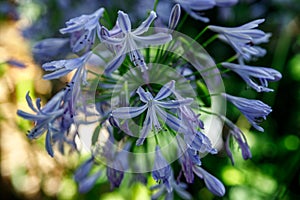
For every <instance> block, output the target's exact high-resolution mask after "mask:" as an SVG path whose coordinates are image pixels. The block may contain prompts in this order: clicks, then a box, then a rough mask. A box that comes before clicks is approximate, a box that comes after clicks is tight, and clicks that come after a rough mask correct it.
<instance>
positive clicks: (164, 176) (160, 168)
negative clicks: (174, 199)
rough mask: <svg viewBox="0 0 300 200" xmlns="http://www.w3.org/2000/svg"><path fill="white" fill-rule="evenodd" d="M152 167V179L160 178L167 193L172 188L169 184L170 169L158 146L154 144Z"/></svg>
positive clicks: (158, 179)
mask: <svg viewBox="0 0 300 200" xmlns="http://www.w3.org/2000/svg"><path fill="white" fill-rule="evenodd" d="M153 168H154V170H153V171H152V176H153V178H154V180H156V181H160V180H161V181H162V182H163V184H164V185H165V186H166V189H167V191H168V193H170V192H171V191H172V190H173V188H172V186H171V175H172V169H171V167H170V165H169V164H168V163H167V161H166V160H165V159H164V157H163V155H162V154H161V152H160V148H159V146H156V148H155V160H154V167H153Z"/></svg>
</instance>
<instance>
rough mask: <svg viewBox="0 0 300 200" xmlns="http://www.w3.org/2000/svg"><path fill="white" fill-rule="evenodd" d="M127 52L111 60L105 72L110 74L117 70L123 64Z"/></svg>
mask: <svg viewBox="0 0 300 200" xmlns="http://www.w3.org/2000/svg"><path fill="white" fill-rule="evenodd" d="M125 57H126V54H121V55H120V56H116V57H115V58H114V59H113V60H111V61H110V62H109V63H108V64H107V65H106V67H105V71H104V74H106V75H109V74H111V73H112V72H114V71H115V70H117V69H118V68H119V67H120V66H121V64H122V63H123V61H124V59H125Z"/></svg>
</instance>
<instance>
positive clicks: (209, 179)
mask: <svg viewBox="0 0 300 200" xmlns="http://www.w3.org/2000/svg"><path fill="white" fill-rule="evenodd" d="M193 171H194V173H195V174H196V175H197V176H198V177H199V178H201V179H203V180H204V183H205V185H206V187H207V189H208V190H209V191H211V192H212V193H213V194H214V195H216V196H219V197H221V196H224V194H225V187H224V185H223V184H222V183H221V181H219V180H218V179H217V178H216V177H214V176H213V175H211V174H210V173H208V172H207V171H205V170H204V169H203V168H202V167H199V166H196V165H194V167H193Z"/></svg>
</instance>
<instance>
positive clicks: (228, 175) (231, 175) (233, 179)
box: [222, 167, 245, 185]
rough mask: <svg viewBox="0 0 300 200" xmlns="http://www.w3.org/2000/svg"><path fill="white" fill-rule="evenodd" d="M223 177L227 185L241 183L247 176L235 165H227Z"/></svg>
mask: <svg viewBox="0 0 300 200" xmlns="http://www.w3.org/2000/svg"><path fill="white" fill-rule="evenodd" d="M222 179H223V181H224V183H225V184H226V185H240V184H243V182H244V181H245V177H244V175H243V174H242V172H240V171H239V170H237V169H235V168H234V167H226V168H224V169H223V171H222Z"/></svg>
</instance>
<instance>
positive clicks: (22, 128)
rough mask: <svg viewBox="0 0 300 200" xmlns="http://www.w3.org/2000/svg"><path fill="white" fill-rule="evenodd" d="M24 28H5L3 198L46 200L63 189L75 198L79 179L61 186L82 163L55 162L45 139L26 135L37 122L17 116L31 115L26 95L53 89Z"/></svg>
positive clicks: (1, 50) (0, 37) (1, 48)
mask: <svg viewBox="0 0 300 200" xmlns="http://www.w3.org/2000/svg"><path fill="white" fill-rule="evenodd" d="M20 30H21V23H19V22H2V23H1V24H0V67H1V73H0V137H1V139H0V141H1V142H0V148H1V179H2V180H3V181H2V182H3V183H4V184H3V185H2V184H1V192H2V196H1V199H10V198H12V197H11V196H10V195H11V193H16V196H17V197H18V198H20V199H43V195H44V194H46V195H47V196H50V197H51V196H53V197H54V196H57V195H59V194H60V193H62V191H63V190H62V189H64V188H69V190H72V192H73V195H74V194H75V192H76V190H77V188H76V185H75V183H74V181H69V182H66V181H64V182H62V177H63V175H64V173H65V170H64V169H65V166H68V167H69V168H70V167H71V168H72V167H74V166H75V165H76V164H77V163H74V162H75V161H70V160H72V158H68V160H67V158H64V157H62V156H60V155H59V154H57V155H56V157H55V159H54V158H51V157H50V156H49V155H48V154H47V152H46V151H41V148H43V147H42V144H41V142H42V141H43V140H42V139H41V140H39V141H32V142H30V141H29V140H28V139H27V137H26V134H25V133H26V129H30V128H31V126H32V124H30V123H29V122H27V121H25V120H22V119H21V118H19V117H17V115H16V112H17V109H21V110H24V111H27V112H32V111H30V110H29V109H28V106H27V103H26V101H25V95H26V93H27V91H30V95H31V96H32V97H33V99H35V94H38V96H40V95H44V94H46V93H49V92H50V91H51V83H50V82H49V81H45V80H43V79H42V70H41V69H40V68H39V66H36V65H35V64H34V62H33V60H32V56H31V52H30V44H29V43H28V42H27V41H26V40H25V39H24V38H22V36H21V32H20ZM7 60H16V61H18V62H20V63H23V64H24V65H25V66H26V67H25V68H19V67H17V66H12V65H8V64H6V63H5V62H6V61H7ZM42 101H43V98H42ZM40 141H41V142H40ZM74 156H76V155H74ZM74 156H73V160H74ZM71 157H72V156H71ZM70 182H72V184H70ZM70 185H73V189H71V188H70ZM60 195H61V194H60ZM71 197H72V195H71V196H70V195H69V196H68V197H67V198H65V199H70V198H71Z"/></svg>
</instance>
